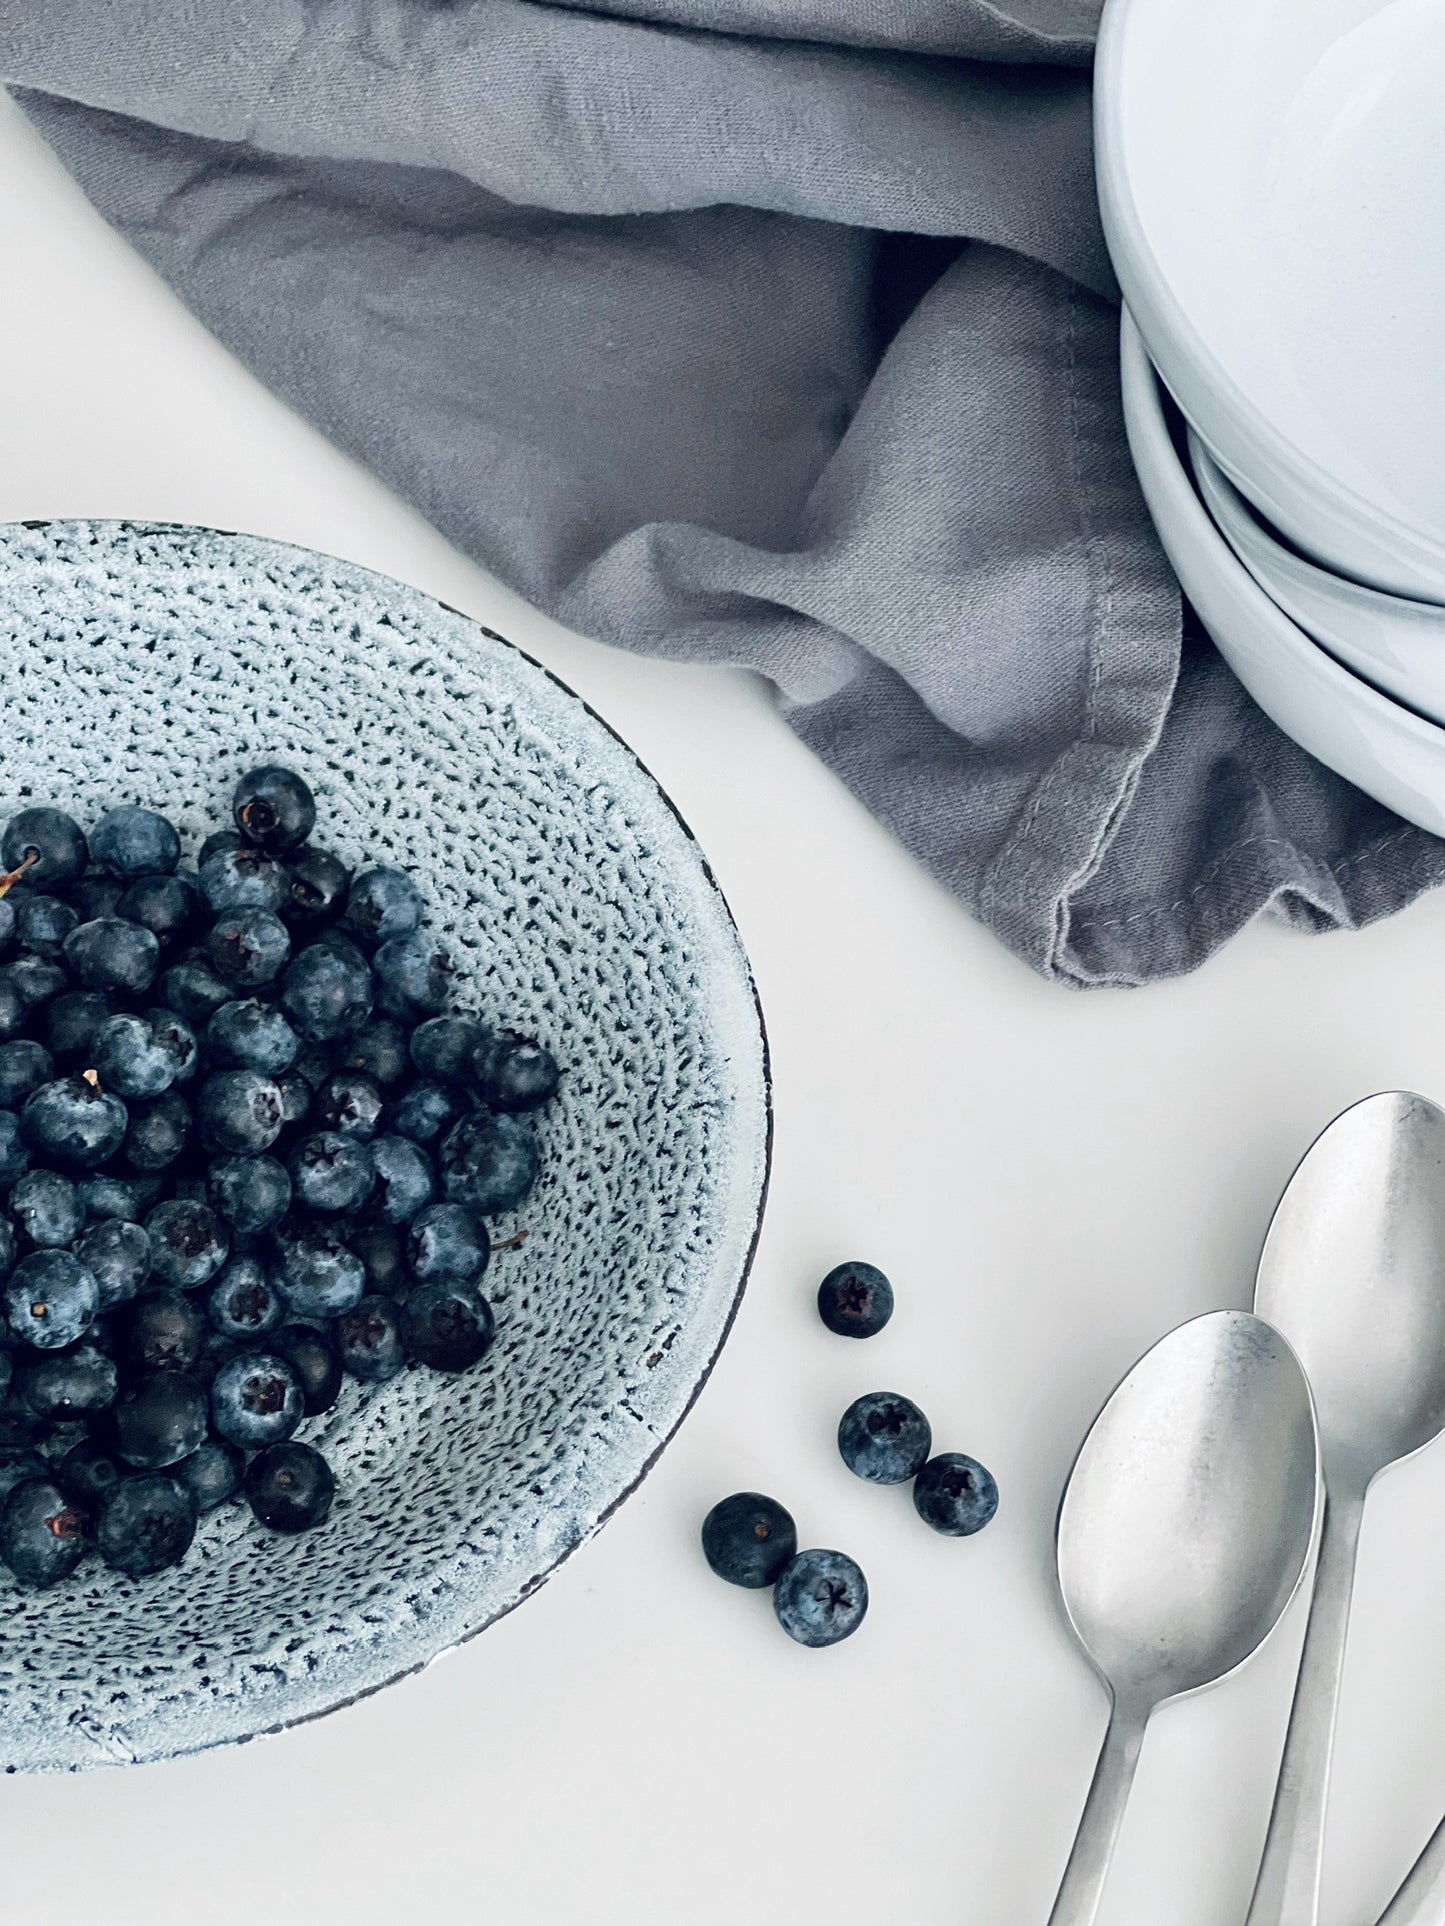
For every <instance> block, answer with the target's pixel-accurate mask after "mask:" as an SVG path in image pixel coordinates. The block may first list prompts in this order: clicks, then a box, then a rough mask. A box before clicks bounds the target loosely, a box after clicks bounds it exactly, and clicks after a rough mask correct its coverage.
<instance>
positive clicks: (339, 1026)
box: [281, 943, 373, 1043]
mask: <svg viewBox="0 0 1445 1926" xmlns="http://www.w3.org/2000/svg"><path fill="white" fill-rule="evenodd" d="M372 995H373V986H372V980H371V971H370V970H369V969H368V968H367V965H366V961H365V959H364V958H363V957H360V956H358V955H356V954H353V953H349V952H348V951H346V950H340V949H334V948H332V947H331V946H330V945H328V944H325V943H309V944H308V945H307V946H306V948H305V949H304V950H300V951H298V952H297V954H296V955H295V956H294V957H293V958H292V959H291V961H290V963H289V964H288V965H287V967H286V973H285V975H284V976H283V977H282V979H281V1005H282V1008H283V1009H284V1010H285V1012H286V1014H287V1016H288V1017H289V1018H290V1019H291V1021H292V1023H293V1024H294V1025H295V1027H296V1028H297V1030H299V1031H300V1033H301V1035H302V1036H303V1037H305V1038H306V1040H307V1042H308V1043H328V1042H331V1041H332V1040H333V1039H335V1038H338V1037H347V1036H351V1035H352V1034H354V1032H356V1031H357V1030H359V1029H360V1028H361V1027H362V1025H363V1024H364V1023H365V1022H366V1020H367V1018H368V1017H369V1016H370V1015H371V1002H372Z"/></svg>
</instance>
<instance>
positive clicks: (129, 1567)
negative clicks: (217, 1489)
mask: <svg viewBox="0 0 1445 1926" xmlns="http://www.w3.org/2000/svg"><path fill="white" fill-rule="evenodd" d="M195 1535H196V1500H195V1496H194V1494H193V1493H192V1492H191V1491H189V1490H188V1489H187V1488H186V1486H185V1485H183V1484H182V1483H181V1481H180V1479H179V1478H173V1477H170V1476H167V1475H166V1474H164V1473H157V1474H156V1475H155V1476H154V1477H150V1478H127V1479H126V1480H125V1481H124V1483H122V1484H119V1485H117V1486H116V1487H115V1489H114V1490H113V1491H109V1492H107V1493H106V1495H105V1497H104V1498H102V1499H101V1501H100V1509H99V1511H98V1512H97V1514H96V1520H95V1545H96V1550H97V1551H98V1552H99V1553H100V1555H101V1557H102V1558H103V1559H104V1560H105V1562H106V1564H107V1565H109V1566H110V1568H111V1570H112V1571H115V1572H121V1573H123V1574H124V1576H125V1577H127V1578H149V1577H150V1576H151V1575H152V1574H153V1573H155V1572H163V1571H165V1570H166V1569H167V1567H169V1566H171V1565H179V1564H180V1562H181V1560H182V1559H183V1558H184V1557H185V1555H186V1553H187V1552H188V1551H189V1550H190V1548H191V1540H192V1539H193V1538H194V1537H195Z"/></svg>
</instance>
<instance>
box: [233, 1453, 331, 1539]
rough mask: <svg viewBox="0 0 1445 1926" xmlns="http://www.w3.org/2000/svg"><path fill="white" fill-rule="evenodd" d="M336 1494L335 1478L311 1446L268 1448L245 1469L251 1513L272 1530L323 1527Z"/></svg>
mask: <svg viewBox="0 0 1445 1926" xmlns="http://www.w3.org/2000/svg"><path fill="white" fill-rule="evenodd" d="M335 1495H336V1479H335V1477H334V1476H333V1474H332V1470H331V1467H330V1465H329V1464H327V1462H326V1460H325V1459H324V1458H323V1457H322V1455H321V1453H320V1452H319V1451H315V1450H313V1449H312V1447H311V1446H310V1445H305V1444H297V1443H296V1442H295V1441H294V1440H293V1441H292V1442H291V1443H289V1444H280V1445H271V1446H270V1447H269V1448H268V1449H267V1450H265V1451H259V1452H257V1454H256V1456H255V1457H254V1458H253V1459H252V1460H251V1462H250V1464H249V1465H247V1467H246V1496H247V1498H248V1499H249V1500H250V1504H251V1510H252V1511H253V1512H254V1513H255V1515H256V1517H257V1519H258V1520H259V1521H260V1522H261V1524H263V1525H269V1526H270V1528H271V1530H272V1531H284V1532H294V1531H310V1530H311V1528H312V1527H313V1526H315V1525H320V1524H324V1523H325V1520H326V1515H327V1513H328V1512H329V1511H330V1510H331V1501H332V1499H333V1498H334V1497H335Z"/></svg>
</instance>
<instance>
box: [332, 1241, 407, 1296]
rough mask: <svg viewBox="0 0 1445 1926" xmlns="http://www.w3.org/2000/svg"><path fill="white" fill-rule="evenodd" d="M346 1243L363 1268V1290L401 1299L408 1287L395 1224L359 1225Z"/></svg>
mask: <svg viewBox="0 0 1445 1926" xmlns="http://www.w3.org/2000/svg"><path fill="white" fill-rule="evenodd" d="M347 1242H348V1243H349V1244H350V1246H351V1248H352V1250H353V1251H354V1252H355V1253H356V1255H357V1256H358V1257H359V1258H360V1259H361V1261H362V1263H363V1264H364V1265H365V1266H366V1288H367V1290H368V1291H373V1292H376V1293H377V1294H378V1295H380V1296H382V1297H404V1296H405V1295H406V1292H407V1291H408V1290H409V1289H410V1288H411V1282H412V1280H411V1278H410V1276H409V1275H408V1272H407V1268H406V1263H405V1260H404V1250H403V1244H402V1233H401V1231H400V1229H399V1228H398V1227H397V1225H395V1224H358V1225H357V1226H356V1227H355V1229H354V1230H351V1231H348V1233H347Z"/></svg>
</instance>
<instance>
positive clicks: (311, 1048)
mask: <svg viewBox="0 0 1445 1926" xmlns="http://www.w3.org/2000/svg"><path fill="white" fill-rule="evenodd" d="M345 1047H346V1046H345V1045H344V1044H335V1043H326V1044H322V1043H312V1044H308V1045H307V1047H306V1048H305V1049H304V1050H303V1051H302V1052H301V1054H300V1056H299V1057H298V1058H297V1059H296V1075H297V1076H298V1077H300V1078H301V1079H302V1081H303V1082H304V1083H305V1084H306V1086H307V1088H308V1089H309V1090H310V1091H311V1093H312V1095H313V1096H314V1095H315V1093H316V1092H317V1091H318V1090H319V1089H320V1088H321V1086H322V1084H323V1083H325V1082H326V1081H327V1079H328V1078H329V1077H330V1075H331V1073H332V1069H333V1061H332V1060H333V1058H334V1057H335V1055H336V1052H337V1051H338V1050H339V1049H344V1048H345Z"/></svg>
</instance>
